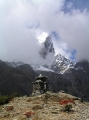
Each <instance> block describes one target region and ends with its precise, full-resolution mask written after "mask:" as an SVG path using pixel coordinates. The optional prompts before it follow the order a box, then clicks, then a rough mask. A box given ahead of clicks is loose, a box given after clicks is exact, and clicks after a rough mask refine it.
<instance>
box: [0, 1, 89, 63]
mask: <svg viewBox="0 0 89 120" xmlns="http://www.w3.org/2000/svg"><path fill="white" fill-rule="evenodd" d="M0 15H1V16H0V21H1V22H0V23H1V24H0V32H2V33H1V34H0V43H2V45H1V44H0V48H1V50H0V58H1V59H2V60H8V61H14V60H17V61H21V60H22V61H29V58H32V59H33V58H36V57H37V55H38V52H39V45H38V43H37V42H38V41H37V37H38V36H39V35H40V34H42V33H43V32H46V33H48V34H49V35H52V40H53V43H54V47H55V49H56V52H57V53H60V54H62V55H63V56H65V57H67V58H69V59H72V60H75V61H79V60H81V59H88V60H89V55H88V51H89V32H88V31H89V0H55V1H54V0H0ZM34 46H35V47H34ZM34 48H35V51H34ZM32 51H33V53H32ZM85 53H86V54H85ZM10 56H11V57H10Z"/></svg>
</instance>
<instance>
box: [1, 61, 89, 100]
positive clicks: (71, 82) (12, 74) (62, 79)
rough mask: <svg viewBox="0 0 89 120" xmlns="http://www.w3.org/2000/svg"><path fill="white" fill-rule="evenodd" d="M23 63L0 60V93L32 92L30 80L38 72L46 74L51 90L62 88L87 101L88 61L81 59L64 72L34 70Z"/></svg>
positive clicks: (88, 88) (88, 87)
mask: <svg viewBox="0 0 89 120" xmlns="http://www.w3.org/2000/svg"><path fill="white" fill-rule="evenodd" d="M36 72H37V73H35V72H34V71H33V69H32V68H31V66H30V65H28V64H24V65H21V66H18V67H16V68H12V67H10V66H8V65H7V64H6V63H5V62H3V61H0V93H1V94H2V95H5V94H9V93H13V92H18V93H20V94H22V95H30V94H31V93H32V82H33V81H35V79H34V78H35V77H36V76H38V75H39V74H42V75H43V76H47V77H48V80H47V82H48V83H49V87H50V88H49V89H50V91H52V92H59V91H60V90H63V91H65V92H67V93H69V94H72V95H75V96H78V97H85V100H88V101H89V62H88V61H81V62H78V63H76V64H75V65H74V68H69V69H68V70H66V72H65V73H64V74H57V73H55V72H50V71H36Z"/></svg>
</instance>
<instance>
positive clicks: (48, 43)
mask: <svg viewBox="0 0 89 120" xmlns="http://www.w3.org/2000/svg"><path fill="white" fill-rule="evenodd" d="M42 45H43V47H42V49H41V50H40V52H39V53H40V55H41V57H42V58H44V59H46V56H47V55H48V54H50V53H52V54H53V55H54V53H55V51H54V47H53V43H52V39H51V37H50V36H48V37H47V38H46V40H45V42H44V43H42Z"/></svg>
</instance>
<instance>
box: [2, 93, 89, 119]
mask: <svg viewBox="0 0 89 120" xmlns="http://www.w3.org/2000/svg"><path fill="white" fill-rule="evenodd" d="M63 100H72V101H73V103H68V104H67V106H68V105H69V106H71V109H70V111H69V112H68V111H67V108H66V104H60V103H61V101H63ZM0 120H89V103H87V102H83V103H82V102H80V100H79V99H78V98H76V97H75V96H71V95H69V94H66V93H61V92H59V93H57V94H55V93H51V92H47V93H45V94H42V95H38V96H33V97H27V96H24V97H16V98H14V99H12V100H11V101H10V102H9V103H8V104H5V105H2V106H0Z"/></svg>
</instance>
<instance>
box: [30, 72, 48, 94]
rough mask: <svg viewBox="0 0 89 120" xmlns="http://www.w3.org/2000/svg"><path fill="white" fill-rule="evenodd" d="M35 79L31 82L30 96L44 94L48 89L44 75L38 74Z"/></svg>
mask: <svg viewBox="0 0 89 120" xmlns="http://www.w3.org/2000/svg"><path fill="white" fill-rule="evenodd" d="M35 79H36V81H35V82H33V83H32V84H33V92H32V96H35V95H40V94H44V93H45V92H47V91H48V90H49V84H48V83H47V82H46V79H47V77H44V76H42V75H41V74H40V75H39V76H38V77H36V78H35Z"/></svg>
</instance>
